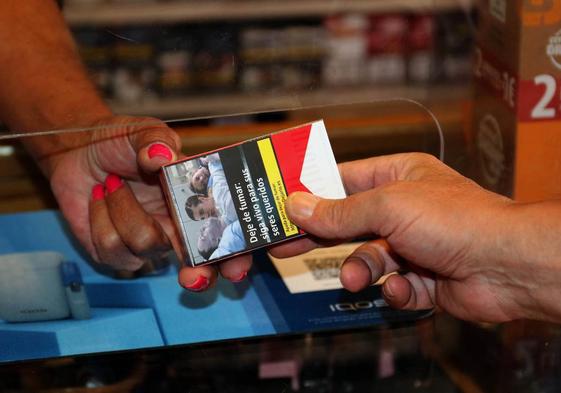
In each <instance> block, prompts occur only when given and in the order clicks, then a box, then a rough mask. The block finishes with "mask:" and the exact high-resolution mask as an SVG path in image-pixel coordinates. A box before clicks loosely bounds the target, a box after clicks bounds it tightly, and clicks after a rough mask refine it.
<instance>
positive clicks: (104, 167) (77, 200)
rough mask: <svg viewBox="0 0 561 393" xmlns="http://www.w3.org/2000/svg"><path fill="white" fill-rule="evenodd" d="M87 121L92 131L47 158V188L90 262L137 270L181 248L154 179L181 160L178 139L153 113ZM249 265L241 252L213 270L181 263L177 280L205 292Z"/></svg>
mask: <svg viewBox="0 0 561 393" xmlns="http://www.w3.org/2000/svg"><path fill="white" fill-rule="evenodd" d="M93 126H96V127H97V128H98V129H97V130H96V131H93V132H88V133H85V134H84V135H83V137H84V138H85V139H81V140H80V141H79V143H77V147H76V148H75V149H67V151H65V153H64V154H60V155H57V157H56V161H53V162H52V165H51V167H52V168H53V170H52V172H51V173H50V179H51V185H52V189H53V192H54V194H55V196H56V198H57V200H58V202H59V204H60V206H61V210H62V212H63V214H64V215H65V217H66V219H67V220H68V222H69V223H70V227H71V228H72V230H73V232H74V233H75V235H76V236H77V237H78V239H79V240H80V241H81V243H82V244H83V245H84V246H85V248H86V249H87V250H88V252H89V253H90V254H91V255H92V257H93V258H94V259H95V260H96V261H98V262H100V263H104V264H107V265H110V266H112V267H113V268H115V269H116V270H126V271H136V270H139V269H141V268H142V267H143V266H144V265H145V264H146V263H147V262H148V261H154V260H156V259H159V258H161V256H162V255H164V254H166V253H167V251H169V250H170V249H172V248H173V249H175V250H179V249H180V247H179V246H178V245H179V241H180V240H179V237H178V234H177V231H176V228H175V226H174V224H173V222H172V220H171V218H170V216H169V213H168V210H167V206H166V202H165V199H164V196H163V194H162V191H161V188H160V184H159V179H158V172H159V169H160V167H161V166H162V165H164V164H166V163H168V162H170V161H172V160H175V159H177V158H178V157H179V154H180V153H179V152H180V140H179V137H178V135H177V134H176V133H175V132H174V131H173V130H171V129H170V128H168V127H167V126H166V125H165V124H164V123H162V122H161V121H159V120H156V119H151V118H134V117H122V116H116V117H109V118H108V119H105V120H103V121H102V122H101V123H97V124H94V125H93ZM181 257H182V256H181V255H180V258H181ZM250 264H251V258H249V257H241V258H235V259H233V260H231V261H227V262H225V263H224V264H222V265H221V266H218V267H212V266H203V267H198V268H183V269H181V272H180V283H181V284H182V285H183V286H184V287H186V288H188V289H190V290H192V291H203V290H206V289H207V288H210V287H212V286H213V284H214V281H216V279H217V272H218V271H220V272H221V273H222V275H224V276H225V277H235V278H237V277H239V276H240V273H239V272H242V271H247V270H248V269H249V267H250ZM232 272H236V273H237V274H236V273H232ZM199 277H204V278H206V280H207V282H206V283H202V281H201V280H202V279H200V278H199ZM195 282H197V284H196V285H195V287H194V288H189V286H191V285H192V284H193V283H195ZM203 284H204V285H203Z"/></svg>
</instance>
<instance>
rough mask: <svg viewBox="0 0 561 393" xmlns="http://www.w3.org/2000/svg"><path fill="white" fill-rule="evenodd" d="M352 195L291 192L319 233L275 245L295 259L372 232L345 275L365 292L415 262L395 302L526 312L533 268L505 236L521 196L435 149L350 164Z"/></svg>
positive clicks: (461, 312)
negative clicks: (474, 177)
mask: <svg viewBox="0 0 561 393" xmlns="http://www.w3.org/2000/svg"><path fill="white" fill-rule="evenodd" d="M340 173H341V176H342V178H343V182H344V185H345V187H346V190H347V192H348V193H349V194H350V196H349V197H348V198H346V199H343V200H325V199H321V198H319V197H316V196H314V195H311V194H306V193H295V194H293V195H291V196H290V197H289V198H288V200H287V203H286V207H287V213H288V215H289V218H290V219H291V220H292V221H293V222H294V223H295V224H296V225H298V226H299V227H301V228H302V229H303V230H304V231H306V232H308V233H310V234H311V235H313V236H314V237H311V238H307V239H303V240H298V241H295V242H292V243H287V244H284V245H281V246H278V247H275V248H273V249H272V250H271V253H272V254H273V255H274V256H277V257H289V256H293V255H295V254H300V253H303V252H305V251H308V250H310V249H312V248H314V247H317V246H318V245H319V243H321V242H323V241H326V240H329V241H333V240H335V241H345V240H348V239H352V238H356V237H363V236H368V235H370V236H371V237H373V236H377V237H379V238H378V239H376V240H371V241H368V242H366V243H365V244H364V245H362V246H360V247H359V248H358V249H357V250H356V251H355V252H354V253H353V254H352V255H351V256H349V257H348V258H347V260H346V261H345V262H344V264H343V266H342V268H341V281H342V283H343V285H344V286H345V287H346V288H347V289H349V290H351V291H359V290H362V289H364V288H366V287H367V286H369V285H371V284H372V283H374V282H376V281H377V280H378V279H379V278H380V277H381V276H382V275H384V274H388V273H390V272H395V271H397V270H399V269H401V268H405V269H406V270H407V271H408V272H407V273H405V274H403V275H392V276H390V277H389V279H388V280H387V281H386V282H385V283H384V285H383V294H384V297H385V298H386V300H387V302H388V303H389V304H390V305H392V306H393V307H396V308H400V309H408V310H417V309H428V308H432V307H435V306H436V307H440V308H442V309H444V310H446V311H448V312H449V313H451V314H453V315H455V316H457V317H459V318H463V319H468V320H479V321H482V320H483V321H506V320H510V319H514V318H518V317H521V316H522V315H523V311H522V310H521V308H520V307H519V305H520V304H519V303H518V299H519V298H518V296H519V295H520V292H521V291H522V289H521V288H520V285H519V282H521V281H523V280H524V275H525V274H527V273H528V271H529V270H530V267H529V266H526V267H525V268H524V266H514V265H513V264H512V261H514V260H515V258H511V257H513V255H511V250H510V248H509V239H507V238H505V232H506V231H505V228H509V225H510V220H511V214H510V211H511V209H512V207H513V205H514V202H513V201H511V200H510V199H507V198H505V197H502V196H499V195H497V194H493V193H491V192H488V191H486V190H484V189H482V188H481V187H479V186H478V185H477V184H475V183H474V182H472V181H471V180H469V179H467V178H465V177H463V176H461V175H460V174H458V173H456V172H455V171H454V170H452V169H451V168H449V167H447V166H445V165H444V164H442V163H441V162H439V161H438V160H437V159H436V158H434V157H432V156H429V155H425V154H400V155H393V156H385V157H377V158H371V159H367V160H362V161H356V162H350V163H345V164H342V165H340Z"/></svg>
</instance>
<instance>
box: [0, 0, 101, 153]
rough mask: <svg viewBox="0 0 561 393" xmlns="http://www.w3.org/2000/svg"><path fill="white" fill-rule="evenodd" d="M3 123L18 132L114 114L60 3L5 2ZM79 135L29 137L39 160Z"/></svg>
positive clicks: (0, 6) (0, 28)
mask: <svg viewBox="0 0 561 393" xmlns="http://www.w3.org/2000/svg"><path fill="white" fill-rule="evenodd" d="M0 42H3V44H2V45H0V64H1V68H2V69H1V72H0V87H1V88H0V120H1V121H2V122H4V123H5V124H6V125H7V126H8V127H9V128H10V129H11V130H12V131H14V132H29V131H35V130H51V129H59V128H68V127H79V126H84V125H89V124H92V123H93V122H95V121H96V120H97V119H100V118H103V117H107V116H109V115H110V110H109V109H108V107H107V106H106V104H105V103H104V102H103V100H102V99H101V98H100V97H99V95H98V94H97V92H96V90H95V88H94V86H93V85H92V83H91V82H90V80H89V78H88V75H87V73H86V71H85V69H84V67H83V66H82V64H81V62H80V59H79V56H78V54H77V52H76V49H75V45H74V43H73V40H72V37H71V35H70V33H69V31H68V29H67V27H66V25H65V22H64V20H63V18H62V15H61V13H60V11H59V9H58V7H57V5H56V4H55V2H54V0H26V1H20V0H2V1H1V2H0ZM75 139H76V138H75V137H65V138H63V139H61V138H29V139H26V145H27V147H28V148H29V150H30V151H31V152H32V153H33V154H34V155H36V156H38V157H44V156H47V155H50V154H52V153H53V151H57V150H61V148H64V146H63V145H64V144H65V143H70V144H73V143H76V141H75Z"/></svg>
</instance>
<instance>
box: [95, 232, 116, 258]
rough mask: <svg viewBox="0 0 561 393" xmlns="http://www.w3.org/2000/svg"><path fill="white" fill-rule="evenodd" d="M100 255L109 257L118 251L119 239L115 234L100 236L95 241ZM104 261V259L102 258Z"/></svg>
mask: <svg viewBox="0 0 561 393" xmlns="http://www.w3.org/2000/svg"><path fill="white" fill-rule="evenodd" d="M97 244H98V248H99V249H100V254H101V255H111V254H114V253H116V252H117V251H118V249H119V248H120V247H121V244H122V242H121V238H120V237H119V235H118V234H117V233H115V232H113V233H110V234H105V235H103V236H100V237H99V238H98V241H97ZM103 259H106V258H103Z"/></svg>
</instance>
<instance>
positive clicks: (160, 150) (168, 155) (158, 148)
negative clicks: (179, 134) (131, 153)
mask: <svg viewBox="0 0 561 393" xmlns="http://www.w3.org/2000/svg"><path fill="white" fill-rule="evenodd" d="M148 157H149V158H154V157H163V158H165V159H166V160H168V161H171V159H172V158H173V154H172V152H171V150H170V149H169V148H168V147H167V146H166V145H163V144H161V143H154V144H153V145H152V146H150V147H149V148H148Z"/></svg>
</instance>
